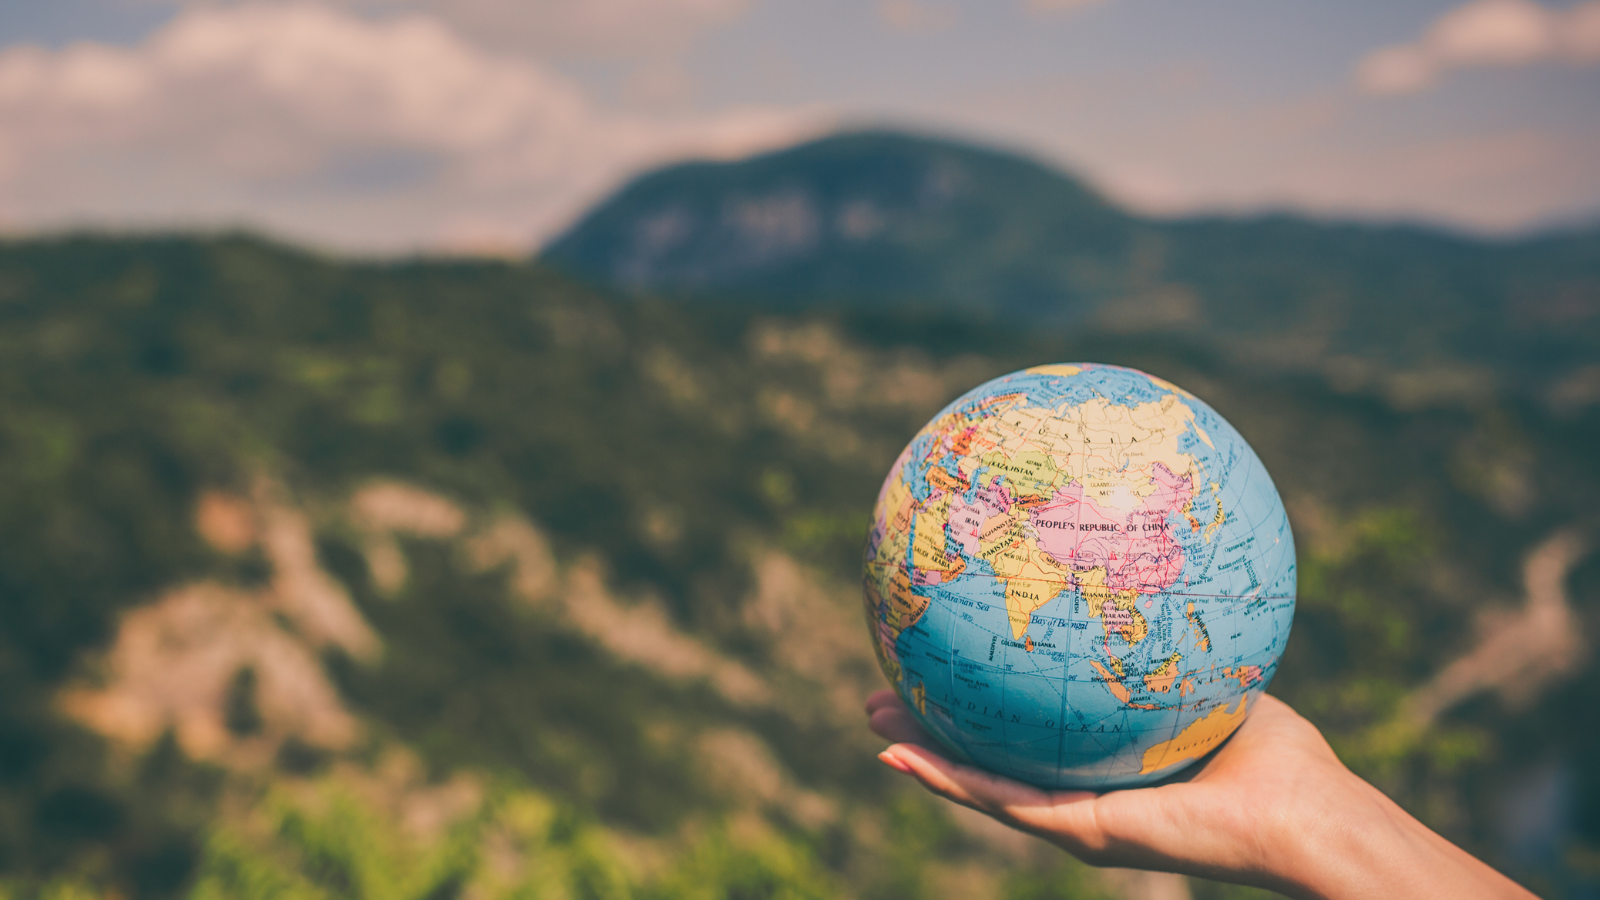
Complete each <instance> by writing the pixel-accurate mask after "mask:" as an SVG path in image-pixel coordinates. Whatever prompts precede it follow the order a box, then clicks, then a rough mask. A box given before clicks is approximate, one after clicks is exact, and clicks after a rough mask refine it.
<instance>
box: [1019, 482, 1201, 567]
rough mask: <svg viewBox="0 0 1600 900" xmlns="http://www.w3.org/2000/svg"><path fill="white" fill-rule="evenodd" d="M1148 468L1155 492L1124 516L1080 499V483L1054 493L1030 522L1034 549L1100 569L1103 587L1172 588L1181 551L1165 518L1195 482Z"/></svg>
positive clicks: (1179, 505)
mask: <svg viewBox="0 0 1600 900" xmlns="http://www.w3.org/2000/svg"><path fill="white" fill-rule="evenodd" d="M1152 469H1153V471H1154V473H1155V474H1154V476H1153V477H1152V479H1151V481H1152V482H1153V483H1154V485H1155V491H1154V492H1152V493H1151V494H1150V496H1148V497H1146V498H1145V499H1144V502H1143V503H1142V504H1141V505H1140V506H1139V507H1138V508H1136V509H1133V510H1129V511H1126V512H1124V511H1123V510H1120V509H1112V508H1108V507H1103V506H1101V505H1100V504H1098V503H1096V502H1095V500H1094V498H1093V497H1089V496H1085V495H1084V491H1083V485H1082V483H1081V482H1076V481H1075V482H1073V483H1072V484H1070V485H1068V486H1067V487H1066V488H1064V489H1062V490H1061V491H1059V492H1057V493H1056V495H1055V496H1054V497H1052V498H1051V500H1050V502H1049V503H1048V504H1046V505H1044V506H1041V507H1039V508H1038V509H1035V510H1034V511H1033V516H1032V517H1031V520H1030V521H1031V522H1032V523H1033V526H1034V528H1035V530H1036V531H1037V532H1038V534H1039V548H1040V549H1041V550H1043V551H1044V552H1046V553H1048V554H1050V556H1052V557H1053V558H1055V559H1056V560H1057V561H1058V562H1060V563H1062V564H1064V565H1067V566H1070V567H1072V568H1074V569H1077V570H1079V571H1083V570H1085V569H1091V568H1095V567H1099V566H1103V567H1104V568H1105V570H1106V587H1108V588H1110V589H1112V590H1114V591H1126V590H1137V591H1141V592H1146V593H1148V592H1152V591H1162V590H1166V589H1167V588H1169V587H1171V586H1172V585H1173V584H1174V583H1175V582H1176V581H1177V580H1178V577H1179V575H1181V574H1182V572H1183V547H1182V546H1181V545H1180V544H1179V543H1178V542H1177V541H1176V540H1174V539H1173V536H1172V531H1171V528H1170V526H1169V524H1168V522H1167V519H1168V517H1169V516H1171V515H1172V514H1174V513H1176V512H1178V511H1179V510H1181V509H1182V508H1183V505H1184V504H1185V503H1187V502H1188V501H1189V498H1190V497H1192V496H1193V495H1194V484H1193V482H1192V481H1191V479H1190V478H1189V476H1187V475H1184V476H1182V477H1179V476H1177V475H1174V474H1172V472H1171V471H1169V470H1168V469H1167V467H1166V466H1163V465H1161V464H1160V463H1156V464H1155V466H1153V467H1152Z"/></svg>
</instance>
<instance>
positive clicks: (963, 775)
mask: <svg viewBox="0 0 1600 900" xmlns="http://www.w3.org/2000/svg"><path fill="white" fill-rule="evenodd" d="M867 715H868V716H869V717H870V719H871V725H872V730H873V731H875V732H877V733H878V734H879V735H880V736H882V737H884V738H886V739H888V740H890V741H895V742H896V743H895V744H894V745H893V746H891V747H889V748H888V749H887V750H885V751H883V753H881V754H879V756H878V758H879V759H881V760H883V761H884V762H885V763H886V764H888V765H889V766H891V767H893V768H895V769H897V770H899V771H901V772H904V773H906V774H908V775H911V776H913V777H915V778H916V779H917V780H918V781H920V782H921V783H922V785H923V787H925V788H927V789H928V790H930V791H932V792H933V793H935V794H938V795H939V796H941V797H944V798H946V799H949V800H953V801H955V802H956V803H960V804H961V805H963V806H969V807H971V808H973V809H976V810H978V811H979V812H982V813H985V814H987V815H989V816H992V817H994V818H995V819H998V820H999V821H1001V822H1003V823H1005V824H1007V825H1010V826H1011V827H1013V828H1017V829H1020V830H1022V831H1026V832H1029V833H1031V834H1035V835H1038V836H1039V837H1042V838H1044V839H1045V840H1048V841H1050V842H1051V843H1054V844H1056V845H1057V846H1060V847H1061V848H1062V849H1064V850H1066V851H1067V852H1069V853H1071V854H1072V855H1074V856H1076V857H1078V858H1079V859H1082V860H1083V861H1085V862H1088V863H1090V864H1092V865H1097V866H1123V867H1128V868H1139V869H1155V870H1159V871H1166V872H1179V873H1182V874H1186V875H1200V876H1204V877H1206V878H1212V879H1216V880H1220V881H1231V882H1235V883H1239V884H1249V885H1254V886H1257V887H1264V888H1269V889H1272V890H1276V891H1279V892H1282V893H1285V894H1288V895H1290V896H1293V897H1300V898H1326V900H1335V898H1338V900H1343V898H1356V897H1414V898H1430V897H1437V898H1445V900H1468V898H1479V897H1484V898H1488V897H1494V898H1502V897H1503V898H1517V900H1527V898H1532V897H1533V895H1532V894H1530V893H1528V892H1527V891H1525V890H1523V889H1522V888H1521V887H1519V886H1517V885H1516V884H1515V883H1514V882H1512V881H1511V880H1510V879H1508V878H1506V877H1505V876H1503V875H1500V874H1499V873H1498V872H1495V871H1494V870H1493V869H1491V868H1489V867H1488V866H1486V865H1484V864H1483V863H1482V862H1479V861H1478V860H1476V859H1474V858H1473V857H1472V856H1471V855H1469V854H1467V853H1466V852H1465V851H1463V850H1461V849H1460V848H1458V847H1456V846H1455V845H1453V844H1451V843H1450V842H1449V841H1446V840H1445V839H1444V838H1442V837H1440V836H1439V835H1437V834H1435V833H1433V832H1432V831H1429V830H1428V828H1427V827H1426V826H1424V825H1423V824H1422V823H1421V822H1418V821H1417V820H1416V819H1414V818H1412V817H1411V816H1410V815H1409V814H1407V813H1406V812H1405V811H1404V810H1402V809H1401V808H1400V807H1399V806H1398V805H1396V804H1395V803H1394V802H1393V801H1391V800H1390V799H1389V798H1388V797H1386V796H1384V795H1383V794H1382V793H1381V792H1380V791H1378V790H1377V789H1376V788H1374V787H1372V786H1371V785H1369V784H1367V783H1366V782H1365V781H1362V780H1361V779H1360V778H1358V777H1357V776H1356V775H1355V774H1354V773H1353V772H1351V771H1350V770H1349V769H1347V768H1345V766H1344V764H1343V763H1341V762H1339V758H1338V757H1337V756H1335V755H1334V753H1333V749H1332V748H1330V747H1329V746H1328V742H1327V741H1325V740H1323V738H1322V735H1321V733H1320V732H1318V731H1317V729H1316V727H1315V726H1313V725H1312V724H1311V723H1310V722H1308V721H1306V720H1305V719H1303V718H1301V717H1300V716H1299V715H1298V714H1297V713H1295V711H1294V710H1292V709H1290V708H1289V706H1288V705H1287V704H1285V703H1283V702H1282V701H1280V700H1278V699H1276V698H1274V697H1271V696H1265V695H1263V696H1262V697H1261V698H1260V699H1259V701H1257V703H1256V705H1255V708H1254V709H1252V710H1251V711H1250V715H1249V716H1248V717H1247V718H1246V719H1245V722H1244V724H1243V725H1241V726H1240V727H1239V730H1238V731H1237V732H1235V733H1234V735H1233V736H1232V737H1231V738H1229V739H1228V741H1227V742H1226V743H1225V744H1223V746H1222V747H1221V748H1220V749H1218V750H1217V751H1215V752H1214V753H1213V754H1212V755H1211V756H1210V757H1208V758H1207V759H1205V760H1203V761H1202V762H1200V763H1197V764H1196V765H1195V766H1193V767H1191V768H1190V769H1189V770H1187V771H1186V772H1185V773H1184V775H1183V776H1182V780H1178V781H1173V782H1168V783H1165V784H1162V785H1160V786H1158V787H1148V788H1138V789H1135V790H1123V791H1111V792H1109V793H1105V794H1094V793H1091V792H1088V791H1045V790H1041V789H1039V788H1036V787H1032V786H1030V785H1027V784H1023V783H1022V782H1019V781H1013V780H1012V779H1009V778H1005V777H1003V776H1000V775H995V774H992V773H989V772H985V771H982V770H980V769H975V768H973V767H971V766H965V765H961V764H959V763H955V762H952V761H950V760H948V759H946V758H945V757H943V756H942V755H940V753H939V752H938V750H937V749H935V748H937V747H938V744H936V743H935V742H934V741H933V740H932V738H930V737H929V736H928V734H927V733H926V732H925V731H923V730H922V728H921V727H920V726H919V725H918V724H917V722H916V720H915V719H914V718H912V716H911V712H910V711H909V710H908V709H906V707H905V704H904V703H902V702H901V700H900V698H899V697H898V696H896V695H895V693H894V692H893V691H879V692H877V693H875V694H873V695H872V696H871V697H870V698H868V700H867Z"/></svg>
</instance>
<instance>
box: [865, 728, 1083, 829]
mask: <svg viewBox="0 0 1600 900" xmlns="http://www.w3.org/2000/svg"><path fill="white" fill-rule="evenodd" d="M884 752H885V753H886V754H887V755H890V756H892V757H893V758H894V759H895V760H896V761H897V762H899V763H900V764H901V765H903V766H904V767H905V770H906V771H907V772H908V774H910V775H912V776H914V777H915V778H916V779H917V780H918V781H920V782H921V783H922V786H923V787H925V788H927V789H928V790H930V791H932V792H933V793H935V794H938V795H939V796H941V797H944V798H946V799H948V800H952V801H954V802H956V803H960V804H961V805H963V806H969V807H971V808H973V809H976V810H978V811H980V812H984V813H988V814H989V815H991V816H994V817H995V818H997V819H999V820H1001V821H1002V822H1005V823H1007V824H1010V825H1015V826H1019V827H1022V828H1026V829H1028V830H1030V831H1042V832H1049V831H1053V830H1054V829H1055V828H1056V827H1057V826H1058V824H1059V823H1058V822H1057V819H1058V818H1060V816H1059V814H1058V812H1059V810H1060V809H1061V808H1063V807H1072V806H1075V805H1076V804H1077V803H1079V802H1080V801H1085V800H1092V799H1093V798H1094V796H1095V795H1094V794H1092V793H1089V792H1087V791H1061V792H1054V793H1051V792H1046V791H1043V790H1040V789H1039V788H1036V787H1034V786H1032V785H1028V784H1023V783H1022V782H1020V781H1015V780H1013V779H1010V778H1006V777H1004V776H1001V775H995V774H993V773H991V772H985V771H983V770H981V769H975V768H973V767H972V766H965V765H962V764H960V763H957V762H952V761H951V760H948V759H946V758H944V757H943V756H941V755H939V754H938V753H935V752H933V751H932V750H929V749H927V748H926V747H919V746H916V745H908V744H896V745H895V746H893V747H890V748H889V749H888V750H886V751H884ZM1073 818H1074V819H1079V818H1082V817H1081V816H1074V817H1073Z"/></svg>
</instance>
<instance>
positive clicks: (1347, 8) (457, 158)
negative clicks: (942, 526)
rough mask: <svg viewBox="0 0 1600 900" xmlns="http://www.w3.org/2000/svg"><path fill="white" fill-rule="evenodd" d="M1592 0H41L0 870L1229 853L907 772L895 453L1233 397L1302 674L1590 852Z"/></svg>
mask: <svg viewBox="0 0 1600 900" xmlns="http://www.w3.org/2000/svg"><path fill="white" fill-rule="evenodd" d="M1596 160H1600V0H1584V2H1578V3H1573V2H1558V0H1545V2H1533V0H1471V2H1467V3H1465V4H1462V3H1459V2H1456V0H1438V2H1435V0H1408V2H1403V3H1395V2H1388V3H1378V2H1370V0H1352V2H1345V3H1339V4H1325V3H1324V4H1313V3H1305V2H1288V3H1286V2H1281V0H1279V2H1266V0H1200V2H1188V3H1181V4H1180V3H1170V2H1167V3H1163V2H1157V0H1003V2H994V0H989V2H982V3H980V2H976V0H971V2H962V0H881V2H854V3H845V2H838V0H811V2H793V0H537V2H522V3H517V2H513V0H320V2H309V0H308V2H296V3H266V2H253V3H237V4H235V3H223V2H215V3H206V2H184V0H55V2H51V3H48V4H44V3H28V2H23V0H0V234H3V237H0V897H4V898H17V900H23V898H35V897H37V898H50V900H77V898H80V897H81V898H89V897H105V898H118V900H145V898H177V897H185V898H196V900H201V898H204V900H213V898H217V900H220V898H269V897H271V898H278V897H284V898H288V897H294V898H323V897H327V898H333V897H340V898H343V897H358V898H363V900H390V898H395V900H455V898H462V900H498V898H510V897H518V898H552V900H588V898H595V900H625V898H661V900H667V898H695V900H766V898H771V900H780V898H781V900H808V898H830V897H843V898H860V900H879V898H883V900H888V898H929V900H937V898H995V900H1052V898H1055V900H1068V898H1146V897H1149V898H1186V897H1189V898H1196V900H1203V898H1248V897H1264V896H1269V895H1266V894H1264V893H1262V892H1259V891H1251V890H1245V889H1239V888H1232V887H1227V886H1224V885H1218V884H1212V883H1209V882H1205V881H1201V880H1198V879H1182V878H1178V877H1176V876H1150V875H1140V874H1136V873H1126V872H1098V871H1094V870H1090V869H1088V868H1087V867H1084V866H1081V865H1077V864H1075V863H1074V862H1072V861H1071V860H1069V859H1067V858H1065V857H1063V856H1062V855H1061V854H1059V853H1057V852H1054V851H1051V850H1049V849H1048V848H1046V847H1044V846H1043V845H1041V844H1038V843H1037V842H1034V841H1032V840H1030V839H1026V838H1023V837H1020V836H1018V835H1016V834H1013V833H1010V832H1007V831H1006V830H1004V829H1002V828H999V827H998V826H994V825H992V824H990V823H988V822H987V821H986V820H983V819H981V818H979V817H976V816H974V815H968V814H966V813H964V811H962V810H959V809H955V808H952V807H950V806H947V805H942V804H940V803H938V802H936V801H934V800H932V799H930V798H928V797H926V796H924V795H923V794H921V793H920V791H919V790H917V789H916V788H914V787H913V786H911V785H909V784H908V783H907V782H906V781H905V780H904V779H903V778H900V777H899V776H896V775H894V774H893V773H891V772H889V771H888V770H886V769H885V768H884V767H883V766H882V765H881V764H879V763H878V762H877V761H876V760H875V759H874V758H873V754H874V753H875V752H876V750H878V749H879V748H880V742H879V741H877V740H876V739H875V738H873V737H872V736H871V735H870V734H869V733H867V731H866V729H865V723H864V717H863V716H862V714H861V712H860V705H861V702H862V700H863V699H864V697H865V696H866V694H868V693H869V692H871V691H872V690H874V689H876V688H878V687H880V686H881V685H882V684H883V681H882V676H881V675H880V674H879V673H878V671H877V666H876V663H875V660H874V658H873V655H872V652H871V650H870V647H869V644H868V641H867V638H866V634H865V632H864V630H863V626H862V623H861V612H860V609H861V607H860V603H861V599H860V596H859V587H858V583H859V582H858V578H859V565H860V552H861V545H862V542H863V539H864V536H865V532H866V525H867V519H868V514H869V512H870V507H871V503H872V501H873V499H874V496H875V493H876V491H877V488H878V484H879V481H880V479H881V478H882V477H883V475H884V473H885V472H886V471H887V469H888V467H889V464H890V463H891V462H892V461H893V459H894V457H895V455H896V454H897V453H898V451H899V450H900V448H901V447H902V446H903V445H904V444H905V442H906V441H907V440H908V439H909V438H910V437H911V436H912V434H914V432H915V431H916V429H917V428H919V427H920V426H921V425H922V424H923V423H924V422H925V421H926V420H927V419H928V418H929V417H930V416H931V415H932V414H933V413H934V412H935V411H937V410H938V409H939V408H940V407H941V406H942V405H943V404H944V403H946V402H947V401H949V400H950V399H952V398H954V397H955V396H956V395H958V394H960V393H962V392H963V391H965V390H967V389H968V388H970V387H972V386H973V385H976V384H977V383H979V382H981V381H983V380H985V379H988V378H991V377H994V376H997V375H1000V374H1003V373H1006V372H1009V371H1012V370H1015V369H1018V368H1021V367H1024V366H1028V365H1034V364H1039V363H1045V362H1057V361H1068V360H1090V361H1099V362H1110V363H1118V364H1123V365H1131V366H1135V367H1138V368H1141V369H1144V370H1147V371H1150V372H1153V373H1156V374H1158V375H1161V376H1162V377H1165V378H1168V379H1171V380H1173V381H1176V382H1177V383H1179V384H1182V385H1184V386H1185V387H1187V388H1189V389H1190V390H1192V391H1194V392H1195V393H1196V394H1198V395H1199V396H1200V397H1201V398H1203V399H1204V400H1206V401H1207V402H1209V403H1210V404H1211V405H1213V406H1214V407H1215V408H1216V409H1217V410H1218V411H1219V412H1221V413H1222V414H1223V415H1224V416H1225V417H1227V418H1228V419H1229V420H1230V421H1232V422H1233V423H1234V424H1235V425H1236V426H1237V427H1238V428H1239V430H1240V431H1241V432H1242V433H1243V434H1244V435H1245V437H1246V438H1247V439H1248V440H1250V442H1251V443H1252V444H1253V446H1254V447H1255V448H1256V450H1257V451H1258V453H1259V454H1260V456H1261V457H1262V459H1263V460H1264V461H1265V462H1266V464H1267V467H1268V468H1269V469H1270V470H1271V472H1272V473H1273V475H1274V478H1275V479H1276V480H1277V483H1278V486H1279V489H1280V491H1281V493H1282V495H1283V497H1284V500H1285V502H1286V504H1287V506H1288V509H1289V511H1290V515H1291V519H1292V521H1293V524H1294V529H1295V534H1296V538H1297V544H1298V546H1299V552H1300V566H1301V569H1300V572H1301V581H1300V585H1299V590H1300V598H1299V608H1298V615H1297V622H1296V626H1295V630H1294V633H1293V636H1292V639H1291V641H1290V643H1289V647H1288V650H1287V652H1286V654H1285V656H1284V658H1283V662H1282V666H1281V669H1280V670H1279V674H1278V676H1277V680H1276V681H1275V682H1274V684H1273V692H1274V693H1276V694H1278V695H1279V696H1281V697H1283V698H1284V699H1286V700H1288V701H1289V702H1290V703H1292V704H1293V705H1295V706H1296V707H1297V708H1298V709H1299V710H1301V711H1302V712H1303V713H1305V714H1306V715H1307V716H1309V717H1310V718H1311V719H1312V720H1313V721H1314V722H1316V724H1317V725H1318V726H1320V727H1321V728H1322V729H1323V730H1324V732H1325V733H1326V734H1327V735H1328V737H1329V739H1330V740H1331V741H1332V742H1333V744H1334V746H1335V748H1336V749H1337V750H1338V751H1339V752H1340V754H1341V756H1342V757H1343V758H1344V759H1345V760H1346V761H1347V762H1349V763H1350V765H1351V766H1352V767H1353V768H1355V769H1356V770H1357V771H1358V772H1359V773H1360V774H1362V775H1363V776H1364V777H1366V778H1368V779H1370V780H1372V781H1373V782H1374V783H1376V784H1377V785H1378V786H1380V787H1381V788H1382V789H1383V790H1385V791H1386V792H1388V793H1389V794H1390V795H1391V796H1393V797H1395V798H1396V799H1397V800H1398V801H1399V802H1400V803H1402V804H1403V805H1404V806H1405V807H1406V808H1407V809H1409V810H1411V811H1412V812H1414V813H1415V814H1416V815H1418V816H1419V817H1420V818H1421V819H1423V820H1424V821H1425V822H1427V823H1428V824H1429V825H1431V826H1432V827H1434V828H1435V829H1437V830H1439V831H1440V832H1442V833H1443V834H1445V835H1446V836H1448V837H1449V838H1450V839H1451V840H1454V841H1457V842H1458V843H1461V844H1462V845H1464V846H1466V847H1467V848H1469V849H1470V850H1472V851H1473V852H1474V853H1477V854H1479V855H1481V856H1482V857H1484V858H1485V859H1487V860H1489V861H1491V862H1492V863H1493V864H1494V865H1496V866H1498V867H1500V868H1502V869H1504V870H1505V871H1507V872H1509V873H1511V874H1513V875H1514V876H1515V877H1517V878H1519V879H1521V880H1522V881H1524V882H1525V883H1526V884H1528V885H1529V886H1530V887H1532V888H1533V889H1534V890H1536V891H1538V892H1540V893H1541V895H1542V896H1547V897H1551V898H1585V897H1591V898H1592V897H1600V769H1597V768H1596V766H1595V765H1594V760H1595V759H1596V758H1597V751H1596V747H1597V746H1600V702H1597V700H1596V696H1595V694H1594V690H1595V685H1596V684H1597V679H1600V663H1597V661H1596V656H1595V653H1594V648H1595V645H1596V641H1597V639H1600V553H1596V552H1595V551H1596V550H1597V549H1600V470H1597V466H1596V463H1597V461H1600V165H1597V164H1596Z"/></svg>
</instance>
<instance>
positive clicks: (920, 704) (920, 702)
mask: <svg viewBox="0 0 1600 900" xmlns="http://www.w3.org/2000/svg"><path fill="white" fill-rule="evenodd" d="M911 702H913V703H915V704H916V705H917V712H919V713H922V714H923V715H927V714H928V688H927V687H926V686H925V685H923V683H922V682H920V681H919V682H917V686H916V687H914V688H912V689H911Z"/></svg>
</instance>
